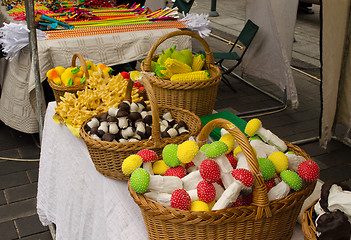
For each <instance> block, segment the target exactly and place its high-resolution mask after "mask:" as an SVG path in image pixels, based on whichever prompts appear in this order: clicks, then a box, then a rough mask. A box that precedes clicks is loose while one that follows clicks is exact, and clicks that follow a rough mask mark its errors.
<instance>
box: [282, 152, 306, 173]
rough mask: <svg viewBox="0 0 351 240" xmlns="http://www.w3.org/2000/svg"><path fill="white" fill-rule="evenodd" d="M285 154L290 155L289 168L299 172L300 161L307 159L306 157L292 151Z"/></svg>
mask: <svg viewBox="0 0 351 240" xmlns="http://www.w3.org/2000/svg"><path fill="white" fill-rule="evenodd" d="M285 155H286V156H287V157H288V163H289V166H288V169H289V170H291V171H294V172H297V169H298V167H299V165H300V163H302V162H304V161H306V158H304V157H303V156H299V155H296V154H295V153H292V152H287V153H285Z"/></svg>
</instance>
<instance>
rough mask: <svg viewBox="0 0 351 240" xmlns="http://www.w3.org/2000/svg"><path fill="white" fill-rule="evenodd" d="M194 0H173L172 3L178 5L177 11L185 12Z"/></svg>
mask: <svg viewBox="0 0 351 240" xmlns="http://www.w3.org/2000/svg"><path fill="white" fill-rule="evenodd" d="M194 1H195V0H189V1H187V0H175V2H174V4H173V8H174V7H178V12H180V13H183V12H184V14H186V13H188V12H189V11H190V8H191V7H192V6H193V3H194Z"/></svg>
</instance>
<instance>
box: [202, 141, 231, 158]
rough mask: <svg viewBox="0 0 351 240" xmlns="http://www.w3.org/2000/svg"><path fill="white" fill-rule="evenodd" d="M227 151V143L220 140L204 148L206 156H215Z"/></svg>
mask: <svg viewBox="0 0 351 240" xmlns="http://www.w3.org/2000/svg"><path fill="white" fill-rule="evenodd" d="M227 151H228V145H227V144H225V143H224V142H222V141H216V142H213V143H211V144H210V145H209V146H208V147H207V148H206V151H205V152H206V157H208V158H215V157H219V156H221V155H222V154H223V153H226V152H227Z"/></svg>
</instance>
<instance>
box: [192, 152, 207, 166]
mask: <svg viewBox="0 0 351 240" xmlns="http://www.w3.org/2000/svg"><path fill="white" fill-rule="evenodd" d="M205 159H207V157H206V153H205V152H204V151H201V150H199V151H198V152H197V154H196V156H195V157H194V159H193V163H194V164H195V166H196V167H198V168H199V167H200V165H201V163H202V161H203V160H205Z"/></svg>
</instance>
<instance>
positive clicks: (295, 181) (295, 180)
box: [280, 170, 302, 191]
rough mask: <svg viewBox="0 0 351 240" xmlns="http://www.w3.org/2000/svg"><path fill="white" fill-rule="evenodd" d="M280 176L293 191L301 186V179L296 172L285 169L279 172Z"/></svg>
mask: <svg viewBox="0 0 351 240" xmlns="http://www.w3.org/2000/svg"><path fill="white" fill-rule="evenodd" d="M280 177H281V178H282V179H283V181H284V182H286V183H287V184H289V186H290V187H291V188H292V189H294V190H295V191H299V190H300V189H301V188H302V179H301V177H300V176H299V175H298V174H297V173H296V172H293V171H290V170H285V171H282V172H281V173H280Z"/></svg>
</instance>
